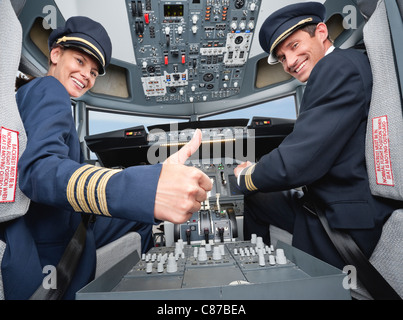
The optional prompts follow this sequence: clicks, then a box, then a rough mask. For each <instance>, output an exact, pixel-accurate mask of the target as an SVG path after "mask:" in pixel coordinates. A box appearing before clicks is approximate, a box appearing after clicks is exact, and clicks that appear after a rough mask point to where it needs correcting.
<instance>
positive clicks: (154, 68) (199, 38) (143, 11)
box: [126, 0, 261, 104]
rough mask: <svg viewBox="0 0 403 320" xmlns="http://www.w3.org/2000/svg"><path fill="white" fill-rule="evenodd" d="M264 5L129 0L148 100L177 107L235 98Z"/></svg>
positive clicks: (253, 1)
mask: <svg viewBox="0 0 403 320" xmlns="http://www.w3.org/2000/svg"><path fill="white" fill-rule="evenodd" d="M260 1H261V0H236V1H230V0H190V1H188V0H176V1H170V0H136V1H126V4H127V13H128V18H129V23H130V27H131V35H132V41H133V48H134V53H135V57H136V63H137V68H138V69H139V71H140V74H141V83H142V89H143V93H144V95H145V98H146V100H147V101H152V102H156V103H167V104H175V103H185V102H190V103H193V102H203V101H215V100H220V99H224V98H228V97H230V96H234V95H237V94H238V93H239V92H240V87H241V86H242V82H243V80H244V72H245V65H246V62H247V60H248V56H249V51H250V47H251V42H252V38H253V35H254V31H255V25H256V21H257V17H258V13H259V8H260Z"/></svg>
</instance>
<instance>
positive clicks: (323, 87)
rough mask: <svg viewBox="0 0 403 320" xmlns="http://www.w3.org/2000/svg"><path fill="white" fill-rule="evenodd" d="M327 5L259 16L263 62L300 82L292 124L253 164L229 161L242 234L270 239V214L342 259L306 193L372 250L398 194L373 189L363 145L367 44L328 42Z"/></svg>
mask: <svg viewBox="0 0 403 320" xmlns="http://www.w3.org/2000/svg"><path fill="white" fill-rule="evenodd" d="M325 12H326V10H325V7H324V6H323V5H322V4H321V3H318V2H304V3H297V4H292V5H289V6H286V7H284V8H282V9H280V10H278V11H276V12H274V13H273V14H272V15H270V16H269V17H268V18H267V19H266V21H265V22H264V24H263V25H262V28H261V30H260V33H259V40H260V45H261V47H262V48H263V50H264V51H265V52H267V53H268V54H269V58H268V63H269V64H274V63H281V64H282V66H283V68H284V71H285V72H287V73H289V74H291V75H292V76H293V77H294V78H296V79H298V80H299V81H301V82H306V88H305V92H304V96H303V99H302V102H301V107H300V114H299V117H298V119H297V120H296V122H295V127H294V130H293V132H292V133H291V134H290V135H289V136H288V137H287V138H286V139H284V141H283V142H282V143H281V144H280V145H279V146H278V148H276V149H274V150H273V151H272V152H270V153H268V154H266V155H265V156H263V157H262V158H261V159H260V160H259V161H258V162H257V163H256V164H253V165H252V164H251V163H250V162H246V163H242V164H241V165H239V166H238V167H237V168H236V169H235V170H234V171H235V175H236V176H237V177H238V183H239V186H240V188H241V190H242V191H243V192H244V193H245V214H244V233H245V238H246V239H249V238H250V234H252V233H256V234H257V235H259V236H262V237H263V239H264V241H265V242H266V243H269V242H270V234H269V225H271V224H272V225H275V226H278V227H280V228H282V229H285V230H287V231H289V232H290V233H292V234H293V242H292V244H293V246H295V247H297V248H299V249H301V250H304V251H305V252H307V253H309V254H311V255H313V256H316V257H317V258H319V259H321V260H323V261H326V262H328V263H330V264H332V265H334V266H336V267H338V268H340V269H342V268H343V267H344V265H345V263H344V262H343V260H342V258H341V257H340V255H339V254H338V252H337V250H336V249H335V247H334V246H333V244H332V242H331V241H330V239H329V237H328V236H327V234H326V232H325V231H324V229H323V227H322V225H321V223H320V221H319V219H318V217H317V216H316V215H315V214H312V213H310V212H309V211H308V210H307V209H306V208H305V207H306V206H307V195H308V194H309V199H310V202H311V205H310V208H311V211H312V209H313V210H315V209H317V208H320V209H321V210H322V211H323V212H324V213H325V215H326V217H327V220H328V223H329V226H330V227H331V228H334V229H343V230H345V231H346V232H347V233H349V234H350V235H351V236H352V238H353V239H354V240H355V241H356V243H357V244H358V246H359V247H360V248H361V250H362V251H363V252H364V254H365V255H366V256H368V257H369V256H370V255H371V253H372V252H373V250H374V248H375V246H376V244H377V242H378V240H379V237H380V235H381V232H382V226H383V224H384V223H385V221H386V220H387V219H388V217H389V216H390V214H391V213H392V212H393V211H394V209H395V208H397V207H398V205H399V206H401V203H400V204H398V203H397V202H394V201H391V200H386V199H380V198H377V197H374V196H372V195H371V192H370V189H369V183H368V176H367V171H366V166H365V152H364V150H365V133H366V124H367V116H368V110H369V105H370V99H371V93H372V74H371V68H370V64H369V61H368V59H367V57H366V55H364V54H363V53H360V52H358V51H355V50H353V49H346V50H342V49H339V48H335V47H334V46H333V44H332V42H331V40H330V39H329V37H328V29H327V27H326V24H325V23H324V20H325ZM298 187H306V188H304V190H306V189H307V190H308V192H307V193H305V195H304V193H303V192H302V191H297V190H296V189H294V188H298ZM312 204H313V205H312Z"/></svg>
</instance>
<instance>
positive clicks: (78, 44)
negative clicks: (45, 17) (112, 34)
mask: <svg viewBox="0 0 403 320" xmlns="http://www.w3.org/2000/svg"><path fill="white" fill-rule="evenodd" d="M55 43H57V44H60V45H63V46H64V47H75V48H78V49H80V50H83V51H84V52H86V53H88V54H89V55H91V56H93V57H94V58H95V59H96V61H98V62H99V66H100V68H99V74H100V75H104V74H105V69H106V67H107V66H108V65H109V63H110V61H111V55H112V43H111V39H110V38H109V35H108V33H107V32H106V30H105V28H104V27H103V26H102V25H101V24H100V23H98V22H96V21H94V20H91V19H90V18H88V17H80V16H77V17H71V18H69V19H68V20H67V21H66V24H65V25H64V27H59V28H57V29H55V30H53V31H52V33H51V34H50V36H49V39H48V46H49V51H50V50H51V48H52V46H53V45H54V44H55Z"/></svg>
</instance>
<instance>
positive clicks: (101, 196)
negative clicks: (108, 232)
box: [97, 170, 121, 217]
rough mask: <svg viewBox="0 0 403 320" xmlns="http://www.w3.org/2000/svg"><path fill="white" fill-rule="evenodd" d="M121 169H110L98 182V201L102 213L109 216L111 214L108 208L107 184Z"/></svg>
mask: <svg viewBox="0 0 403 320" xmlns="http://www.w3.org/2000/svg"><path fill="white" fill-rule="evenodd" d="M120 171H121V170H110V171H109V172H107V173H105V174H104V175H103V176H102V178H101V181H100V182H99V184H98V188H97V196H98V203H99V206H100V208H101V213H102V214H103V215H105V216H109V217H110V216H111V215H110V213H109V210H108V204H107V202H106V184H107V183H108V181H109V179H110V178H111V177H112V176H113V175H114V174H116V173H118V172H120Z"/></svg>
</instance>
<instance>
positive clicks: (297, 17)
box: [259, 2, 326, 64]
mask: <svg viewBox="0 0 403 320" xmlns="http://www.w3.org/2000/svg"><path fill="white" fill-rule="evenodd" d="M325 16H326V8H325V6H324V5H323V4H321V3H319V2H303V3H296V4H291V5H288V6H285V7H284V8H281V9H279V10H277V11H275V12H274V13H272V14H271V15H270V16H269V17H268V18H267V19H266V20H265V22H264V23H263V25H262V27H261V29H260V32H259V42H260V46H261V47H262V49H263V50H264V51H266V52H267V53H268V54H269V58H268V59H267V61H268V63H269V64H275V63H277V62H278V60H277V57H276V55H275V54H274V49H275V48H276V47H277V45H278V44H279V43H280V42H282V41H283V40H284V39H286V38H287V37H288V36H289V35H291V33H293V32H294V31H296V30H297V29H299V28H302V27H303V26H306V25H308V24H318V23H319V22H323V21H324V20H325Z"/></svg>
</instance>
